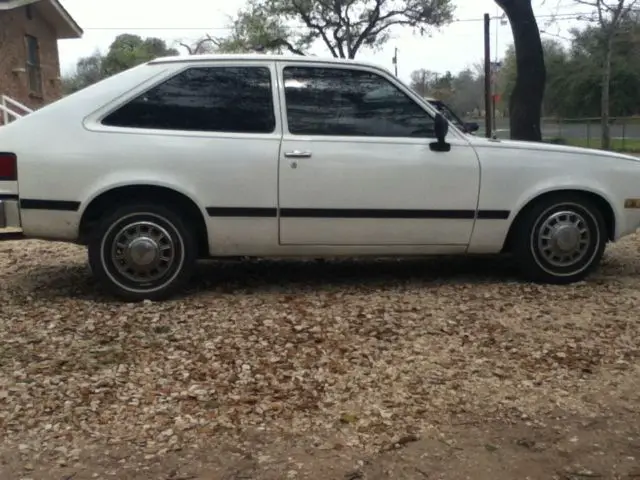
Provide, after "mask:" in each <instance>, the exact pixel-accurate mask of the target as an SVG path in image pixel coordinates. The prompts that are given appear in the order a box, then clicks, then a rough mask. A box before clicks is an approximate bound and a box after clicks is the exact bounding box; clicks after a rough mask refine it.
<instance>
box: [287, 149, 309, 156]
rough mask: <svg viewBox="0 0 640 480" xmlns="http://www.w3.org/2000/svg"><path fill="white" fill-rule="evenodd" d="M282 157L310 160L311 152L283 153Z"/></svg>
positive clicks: (294, 151) (295, 151)
mask: <svg viewBox="0 0 640 480" xmlns="http://www.w3.org/2000/svg"><path fill="white" fill-rule="evenodd" d="M284 156H285V157H287V158H311V152H301V151H300V150H293V151H292V152H284Z"/></svg>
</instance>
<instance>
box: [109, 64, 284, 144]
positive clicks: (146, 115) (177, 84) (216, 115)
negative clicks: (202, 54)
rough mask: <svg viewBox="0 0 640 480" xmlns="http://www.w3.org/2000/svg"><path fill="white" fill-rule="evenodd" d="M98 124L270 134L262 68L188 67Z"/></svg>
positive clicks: (266, 76) (267, 82) (267, 79)
mask: <svg viewBox="0 0 640 480" xmlns="http://www.w3.org/2000/svg"><path fill="white" fill-rule="evenodd" d="M102 123H103V124H104V125H109V126H116V127H128V128H154V129H161V130H187V131H201V132H232V133H271V132H273V131H274V129H275V125H276V119H275V113H274V108H273V94H272V90H271V72H270V71H269V69H268V68H266V67H194V68H189V69H187V70H185V71H183V72H181V73H179V74H178V75H176V76H174V77H172V78H170V79H169V80H167V81H165V82H164V83H162V84H160V85H157V86H155V87H153V88H152V89H150V90H148V91H146V92H145V93H143V94H141V95H139V96H138V97H136V98H134V99H133V100H131V101H129V102H128V103H126V104H125V105H123V106H122V107H120V108H118V109H117V110H116V111H114V112H112V113H111V114H109V115H108V116H107V117H105V118H104V120H103V121H102Z"/></svg>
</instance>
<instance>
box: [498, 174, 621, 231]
mask: <svg viewBox="0 0 640 480" xmlns="http://www.w3.org/2000/svg"><path fill="white" fill-rule="evenodd" d="M567 190H573V191H582V192H588V193H591V194H595V195H598V196H599V197H602V198H603V199H604V200H605V201H606V202H607V203H608V204H609V206H610V207H611V210H612V211H613V214H614V217H615V225H616V232H615V236H616V238H617V237H618V234H619V228H620V221H619V220H620V219H621V218H622V215H623V211H622V209H621V208H620V205H619V204H618V202H616V201H615V200H614V197H613V195H612V194H611V193H610V192H609V191H608V189H607V188H606V186H605V185H604V184H602V183H600V182H599V181H597V180H596V179H593V178H584V177H578V178H576V177H575V176H573V175H572V176H571V177H568V176H567V177H561V178H552V179H551V178H550V179H546V180H543V181H541V182H538V183H535V184H534V185H532V186H531V187H529V188H528V189H526V190H525V191H524V192H523V193H522V195H520V197H519V198H518V200H517V202H516V204H515V206H514V208H513V210H512V211H511V215H510V217H509V222H510V224H512V223H513V221H514V220H515V219H516V217H517V216H518V214H519V213H520V212H521V211H522V210H523V209H524V208H525V207H526V206H527V205H529V204H530V203H531V202H532V201H533V200H535V199H536V198H538V197H540V196H542V195H544V194H547V193H552V192H561V191H567Z"/></svg>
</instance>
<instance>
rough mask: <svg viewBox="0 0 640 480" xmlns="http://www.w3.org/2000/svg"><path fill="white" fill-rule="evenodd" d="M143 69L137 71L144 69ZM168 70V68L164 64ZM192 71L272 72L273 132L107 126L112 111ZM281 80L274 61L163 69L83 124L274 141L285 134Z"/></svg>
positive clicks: (94, 127)
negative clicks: (225, 69)
mask: <svg viewBox="0 0 640 480" xmlns="http://www.w3.org/2000/svg"><path fill="white" fill-rule="evenodd" d="M142 67H143V66H140V67H138V68H142ZM144 67H146V68H157V66H156V65H154V64H150V65H145V66H144ZM162 67H166V65H162ZM193 68H198V69H203V68H266V69H267V70H268V71H269V75H270V81H271V101H272V106H273V114H274V119H275V124H274V129H273V131H272V132H269V133H246V132H214V131H206V130H170V129H159V128H137V127H121V126H115V125H105V124H103V123H102V122H103V120H104V119H105V118H106V117H108V116H109V115H111V114H112V113H113V112H115V111H116V110H118V109H119V108H122V107H123V106H125V105H126V104H127V103H129V102H130V101H132V100H134V99H135V98H137V97H139V96H141V95H144V94H145V93H147V92H149V91H150V90H152V89H154V88H156V87H158V86H160V85H162V84H163V83H165V82H168V81H170V80H171V79H173V78H174V77H177V76H178V75H181V74H182V73H184V72H185V71H187V70H189V69H193ZM278 92H279V81H278V76H277V72H276V70H275V64H274V62H264V61H240V62H238V61H210V62H199V63H197V64H196V63H191V62H189V63H180V64H176V65H175V68H163V69H162V70H161V71H160V72H157V73H155V74H152V75H151V76H150V77H149V78H147V79H146V80H144V81H142V82H141V83H139V84H137V85H134V86H133V87H131V88H129V89H127V90H125V91H124V92H123V93H122V94H121V95H119V96H117V97H115V98H114V99H113V100H111V101H110V102H109V103H107V104H105V105H103V106H102V107H100V108H98V109H96V110H94V111H93V113H90V114H89V115H87V116H86V117H85V119H84V121H83V124H84V125H85V128H87V129H88V130H92V131H103V132H112V133H127V134H138V135H161V136H177V137H216V138H237V137H241V138H247V137H249V138H251V137H253V138H265V137H266V138H271V137H273V136H274V135H277V136H278V137H280V136H281V135H282V133H281V132H282V117H281V112H280V104H279V101H280V99H279V93H278Z"/></svg>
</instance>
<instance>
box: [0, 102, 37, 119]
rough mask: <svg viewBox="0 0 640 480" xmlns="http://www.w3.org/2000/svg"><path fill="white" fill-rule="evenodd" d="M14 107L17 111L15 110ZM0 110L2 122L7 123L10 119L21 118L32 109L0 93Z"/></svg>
mask: <svg viewBox="0 0 640 480" xmlns="http://www.w3.org/2000/svg"><path fill="white" fill-rule="evenodd" d="M16 109H17V110H19V111H16ZM0 112H2V120H3V123H2V124H3V125H8V124H9V122H10V121H13V120H17V119H19V118H22V117H24V116H25V115H28V114H29V113H31V112H33V110H31V109H30V108H29V107H27V106H26V105H23V104H22V103H20V102H17V101H16V100H14V99H13V98H11V97H7V96H6V95H0Z"/></svg>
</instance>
